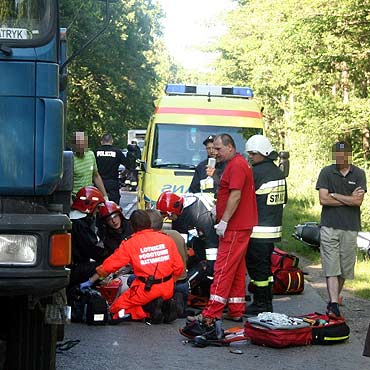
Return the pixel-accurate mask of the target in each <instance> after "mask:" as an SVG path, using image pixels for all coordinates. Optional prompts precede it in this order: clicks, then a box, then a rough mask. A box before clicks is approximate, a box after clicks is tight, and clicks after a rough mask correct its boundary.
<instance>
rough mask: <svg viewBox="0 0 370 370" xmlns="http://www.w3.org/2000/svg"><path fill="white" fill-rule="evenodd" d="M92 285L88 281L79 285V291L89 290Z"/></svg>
mask: <svg viewBox="0 0 370 370" xmlns="http://www.w3.org/2000/svg"><path fill="white" fill-rule="evenodd" d="M92 285H93V283H92V282H91V281H90V280H87V281H85V282H84V283H81V284H80V289H81V290H84V289H87V288H90V287H91V286H92Z"/></svg>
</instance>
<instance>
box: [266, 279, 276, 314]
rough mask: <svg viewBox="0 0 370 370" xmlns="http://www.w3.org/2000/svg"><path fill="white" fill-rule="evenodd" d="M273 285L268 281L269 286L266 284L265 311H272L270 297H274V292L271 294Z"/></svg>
mask: <svg viewBox="0 0 370 370" xmlns="http://www.w3.org/2000/svg"><path fill="white" fill-rule="evenodd" d="M273 287H274V283H269V286H268V290H267V292H266V294H267V296H266V308H267V310H266V312H274V308H273V306H272V299H273V298H274V294H273V292H272V291H273Z"/></svg>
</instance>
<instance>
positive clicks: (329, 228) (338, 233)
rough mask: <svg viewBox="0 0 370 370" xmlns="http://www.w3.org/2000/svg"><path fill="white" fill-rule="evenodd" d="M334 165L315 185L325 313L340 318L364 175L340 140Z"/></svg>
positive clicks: (335, 147) (352, 263)
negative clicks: (319, 217)
mask: <svg viewBox="0 0 370 370" xmlns="http://www.w3.org/2000/svg"><path fill="white" fill-rule="evenodd" d="M332 158H333V161H334V163H333V164H332V165H329V166H326V167H324V168H323V169H322V170H321V172H320V174H319V178H318V180H317V183H316V189H317V190H318V191H319V199H320V204H321V205H322V212H321V229H320V252H321V261H322V266H323V270H324V274H325V276H326V285H327V290H328V294H329V303H328V306H327V314H328V315H329V317H331V318H334V319H336V318H339V317H341V313H340V311H339V304H338V302H339V297H340V293H341V291H342V288H343V285H344V282H345V280H346V279H353V278H354V266H355V262H356V246H357V233H358V231H360V229H361V215H360V207H361V204H362V201H363V199H364V194H365V192H366V191H367V187H366V176H365V172H364V171H363V170H362V169H360V168H358V167H356V166H354V165H353V164H352V148H351V146H350V144H349V143H347V142H344V141H340V142H337V143H335V144H334V145H333V147H332Z"/></svg>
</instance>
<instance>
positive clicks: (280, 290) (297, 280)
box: [272, 267, 304, 294]
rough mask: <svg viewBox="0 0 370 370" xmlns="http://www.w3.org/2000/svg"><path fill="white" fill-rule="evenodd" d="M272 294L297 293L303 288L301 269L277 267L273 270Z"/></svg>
mask: <svg viewBox="0 0 370 370" xmlns="http://www.w3.org/2000/svg"><path fill="white" fill-rule="evenodd" d="M273 276H274V285H273V286H272V293H273V294H299V293H302V292H303V290H304V276H303V271H302V270H301V269H299V268H296V267H290V268H287V269H278V270H275V271H274V272H273Z"/></svg>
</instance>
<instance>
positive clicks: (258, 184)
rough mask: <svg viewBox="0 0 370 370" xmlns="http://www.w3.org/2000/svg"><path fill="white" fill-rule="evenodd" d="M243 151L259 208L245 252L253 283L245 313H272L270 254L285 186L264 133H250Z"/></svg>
mask: <svg viewBox="0 0 370 370" xmlns="http://www.w3.org/2000/svg"><path fill="white" fill-rule="evenodd" d="M245 150H246V152H247V153H248V156H249V160H250V162H251V164H252V170H253V178H254V187H255V189H256V200H257V209H258V225H257V226H255V227H254V228H253V232H252V235H251V239H250V241H249V246H248V252H247V258H246V261H247V271H248V274H249V276H250V278H251V283H252V285H253V303H252V304H250V305H248V306H247V309H246V313H247V315H253V316H256V315H258V314H259V313H261V312H273V307H272V285H273V282H272V273H271V254H272V252H273V250H274V243H275V242H278V241H280V240H281V235H282V222H283V207H284V204H285V203H286V202H287V187H286V181H285V176H284V174H283V172H282V171H281V170H280V169H279V168H278V167H277V166H276V165H275V163H274V162H273V161H274V160H275V159H277V157H278V154H277V152H276V151H274V148H273V147H272V145H271V143H270V141H269V140H268V139H267V138H266V137H265V136H263V135H253V136H252V137H250V138H249V140H248V141H247V143H246V146H245Z"/></svg>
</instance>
